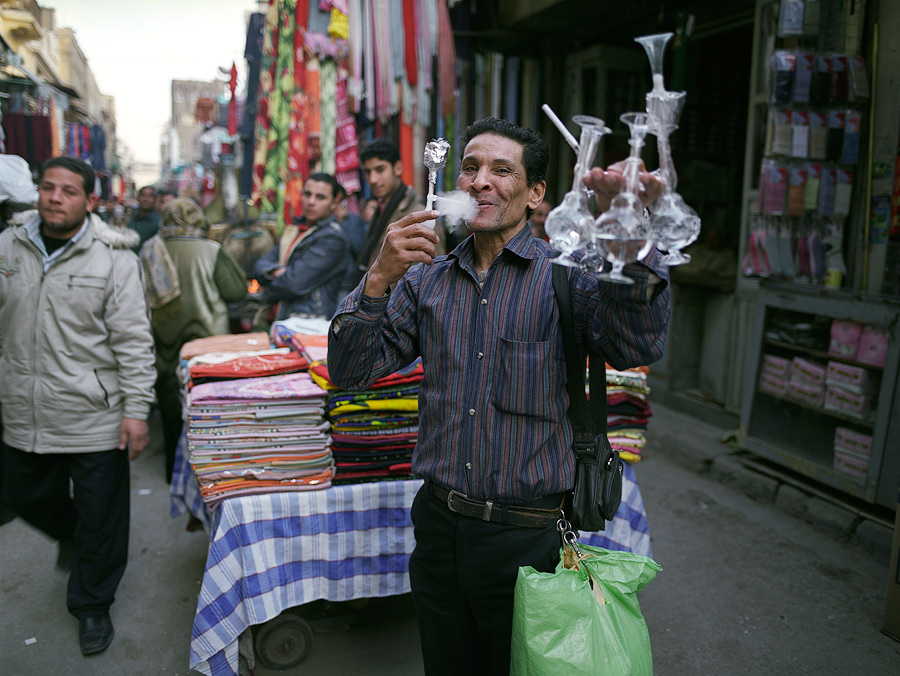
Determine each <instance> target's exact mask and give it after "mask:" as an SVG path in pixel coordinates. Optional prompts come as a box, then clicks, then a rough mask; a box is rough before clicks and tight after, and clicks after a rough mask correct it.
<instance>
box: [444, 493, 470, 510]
mask: <svg viewBox="0 0 900 676" xmlns="http://www.w3.org/2000/svg"><path fill="white" fill-rule="evenodd" d="M455 495H458V496H459V497H461V498H464V499H468V497H469V496H467V495H465V494H464V493H460V492H459V491H458V490H455V489H453V488H451V489H450V492H449V493H447V509H449V510H450V511H451V512H456V510H455V509H453V496H455ZM456 513H457V514H458V513H459V512H456Z"/></svg>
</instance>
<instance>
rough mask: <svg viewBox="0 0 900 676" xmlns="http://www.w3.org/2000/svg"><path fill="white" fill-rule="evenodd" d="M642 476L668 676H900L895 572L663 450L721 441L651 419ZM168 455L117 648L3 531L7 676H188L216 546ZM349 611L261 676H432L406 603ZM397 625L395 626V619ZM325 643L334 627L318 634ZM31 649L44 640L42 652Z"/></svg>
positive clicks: (657, 622)
mask: <svg viewBox="0 0 900 676" xmlns="http://www.w3.org/2000/svg"><path fill="white" fill-rule="evenodd" d="M654 410H655V411H656V413H657V415H656V416H655V417H654V418H652V419H651V422H650V426H651V444H650V445H649V446H648V448H647V449H646V451H645V456H646V459H645V460H644V461H643V462H642V463H641V464H639V465H638V466H637V468H636V472H637V476H638V481H639V484H640V486H641V490H642V493H643V497H644V502H645V504H646V508H647V512H648V514H649V518H650V532H651V535H652V543H653V553H654V558H655V559H656V560H657V561H658V562H659V563H660V564H661V565H662V567H663V571H662V572H661V573H660V574H659V576H658V577H657V579H656V581H654V582H653V583H652V584H651V585H650V586H649V587H648V588H647V589H646V590H645V591H644V592H642V593H641V595H640V601H641V607H642V610H643V612H644V615H645V617H646V620H647V624H648V626H649V628H650V637H651V643H652V646H653V653H654V662H655V673H656V674H657V675H658V676H693V675H698V676H699V675H701V674H702V675H704V676H710V675H712V676H717V675H720V674H721V675H725V674H727V675H734V674H741V675H742V676H771V675H773V674H774V675H782V674H784V675H790V676H795V675H806V674H808V675H810V676H811V675H813V674H814V675H816V676H830V675H834V676H838V675H840V676H846V675H849V674H853V675H856V674H864V675H866V676H896V674H898V673H900V642H897V641H895V640H894V639H892V638H889V637H888V636H886V635H884V634H882V633H881V632H880V628H881V624H882V620H883V613H884V594H885V585H886V580H887V563H888V562H887V560H880V558H878V557H873V556H872V555H870V554H868V553H866V552H864V551H863V550H861V549H859V548H857V547H856V546H854V545H850V544H847V543H844V542H839V541H837V540H835V539H833V538H831V537H829V536H827V535H824V534H822V533H820V532H818V531H815V530H813V529H812V528H811V527H810V526H809V525H808V524H806V523H803V522H801V521H798V520H797V519H795V518H793V517H791V516H788V515H787V514H785V513H783V512H781V511H779V510H777V509H775V508H774V507H773V506H770V505H766V504H760V503H757V502H754V501H752V500H750V499H749V498H747V497H745V496H744V495H743V494H740V493H738V492H737V491H736V490H735V489H733V488H730V487H728V486H725V485H723V484H720V483H717V482H715V481H712V480H711V479H709V478H707V477H705V476H701V475H698V474H696V473H695V472H692V471H689V470H688V469H685V467H684V466H683V465H682V464H678V463H675V462H673V461H672V460H671V459H670V458H668V457H667V456H666V453H665V449H663V448H661V447H659V446H661V445H662V443H660V442H658V443H657V445H656V446H654V445H653V444H652V442H653V440H654V439H660V438H661V437H660V435H658V434H654V433H653V432H654V425H656V426H657V428H656V431H657V432H661V431H662V428H663V426H665V428H666V429H667V430H668V433H670V434H671V433H678V434H682V435H687V436H688V437H689V438H691V439H692V440H693V441H694V443H696V444H697V445H698V446H700V445H706V446H707V447H712V446H716V445H718V438H719V437H720V436H721V434H722V432H723V430H721V429H718V428H715V427H712V426H708V425H705V424H704V423H701V422H697V421H696V420H694V419H693V418H689V417H686V416H683V415H680V414H678V413H675V412H673V411H671V410H668V409H664V408H663V407H661V406H658V405H655V406H654ZM166 491H167V486H166V484H165V483H164V482H163V480H162V456H161V454H160V452H159V450H158V446H157V445H155V444H154V445H153V446H152V447H151V449H150V450H149V451H148V453H146V454H145V455H144V456H143V457H142V458H140V459H139V460H138V461H137V462H136V463H134V465H133V472H132V511H133V515H132V536H131V554H130V562H129V567H128V570H127V571H126V573H125V578H124V580H123V582H122V585H121V587H120V588H119V594H118V597H117V601H116V604H115V606H114V607H113V611H112V617H113V622H114V623H115V627H116V639H115V641H114V642H113V644H112V646H111V647H110V648H109V650H107V651H106V652H105V653H103V654H101V655H98V656H94V657H91V658H83V657H82V656H81V654H80V653H79V650H78V642H77V622H76V621H75V620H74V619H73V618H71V617H70V616H69V615H68V614H67V613H66V611H65V576H64V575H63V574H62V573H59V572H57V571H56V570H55V568H54V558H55V554H56V548H55V545H54V544H53V543H51V542H49V541H48V540H47V539H45V538H44V537H43V536H41V535H40V534H38V533H36V532H34V531H33V530H31V529H30V528H29V527H28V526H27V525H26V524H24V523H23V522H22V521H21V520H18V519H17V520H15V521H13V522H11V523H9V524H6V525H5V526H2V527H0V586H2V591H0V655H2V658H0V660H2V666H0V673H2V674H4V676H32V675H34V676H55V675H57V674H59V675H65V676H82V675H83V676H98V675H99V676H105V675H107V674H109V675H116V676H119V675H121V674H129V675H135V676H144V675H147V676H149V675H156V674H160V675H165V676H175V675H183V674H188V673H189V672H188V668H187V664H188V643H189V639H190V631H191V623H192V619H193V613H194V609H195V605H196V598H197V590H198V588H199V584H200V579H201V575H202V572H203V565H204V559H205V552H206V535H205V534H203V533H199V532H198V533H188V532H186V531H185V529H184V526H185V523H186V519H185V518H184V517H181V518H179V519H175V520H173V519H170V518H169V516H168V496H167V492H166ZM358 605H359V606H362V607H350V608H347V607H341V608H340V610H341V611H342V612H346V611H350V612H351V617H350V619H351V620H353V621H352V622H350V623H348V624H349V628H346V626H347V625H343V626H342V624H341V623H332V626H331V627H330V629H332V631H328V632H324V631H321V632H317V633H316V634H315V638H314V642H313V649H312V654H311V656H310V658H309V659H308V660H307V662H305V663H304V664H303V665H301V667H299V668H297V669H295V670H294V671H292V672H276V671H271V670H267V669H265V668H264V667H262V666H260V665H257V670H256V674H257V676H272V675H274V674H279V673H282V674H283V673H289V674H295V675H297V676H300V675H302V674H315V675H316V676H339V675H342V674H348V675H349V674H354V675H358V674H372V675H379V674H385V675H388V674H390V675H391V676H406V675H410V676H412V675H418V674H421V673H422V667H421V657H420V654H419V648H418V643H417V635H416V628H415V620H414V618H413V615H412V610H411V605H410V603H409V599H408V597H399V598H395V599H391V600H388V601H386V602H375V601H372V602H369V603H364V604H358ZM385 617H387V619H384V618H385ZM320 628H322V629H325V628H329V627H320ZM31 639H35V640H34V641H31Z"/></svg>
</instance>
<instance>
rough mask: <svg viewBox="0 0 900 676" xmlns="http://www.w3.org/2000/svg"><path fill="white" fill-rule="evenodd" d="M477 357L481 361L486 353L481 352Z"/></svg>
mask: <svg viewBox="0 0 900 676" xmlns="http://www.w3.org/2000/svg"><path fill="white" fill-rule="evenodd" d="M475 356H476V357H478V358H479V359H484V352H479V353H478V354H476V355H475Z"/></svg>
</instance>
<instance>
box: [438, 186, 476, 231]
mask: <svg viewBox="0 0 900 676" xmlns="http://www.w3.org/2000/svg"><path fill="white" fill-rule="evenodd" d="M434 207H435V209H437V210H438V211H439V212H440V214H441V216H443V217H444V222H445V223H446V224H447V227H448V228H450V229H451V230H454V229H456V227H457V226H459V225H460V224H461V223H463V222H465V221H468V220H471V219H473V218H475V215H476V214H477V213H478V203H477V202H476V201H475V198H474V197H472V196H471V195H470V194H469V193H467V192H465V191H463V190H454V191H453V192H449V193H447V194H446V195H437V197H436V199H435V205H434Z"/></svg>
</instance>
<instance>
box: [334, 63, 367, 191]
mask: <svg viewBox="0 0 900 676" xmlns="http://www.w3.org/2000/svg"><path fill="white" fill-rule="evenodd" d="M348 80H349V78H348V76H347V72H346V71H345V70H343V69H340V70H339V71H338V81H337V87H336V89H335V100H336V102H337V131H336V139H335V149H334V163H335V178H337V180H338V183H340V184H341V185H342V186H343V187H344V190H346V191H347V194H348V195H352V194H353V193H355V192H359V190H360V189H361V187H362V186H361V185H360V182H359V171H358V169H359V152H358V150H357V147H358V141H357V137H356V122H355V120H354V118H353V115H352V114H351V112H350V106H349V103H350V102H349V98H348V95H347V89H348V86H349V84H348Z"/></svg>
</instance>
